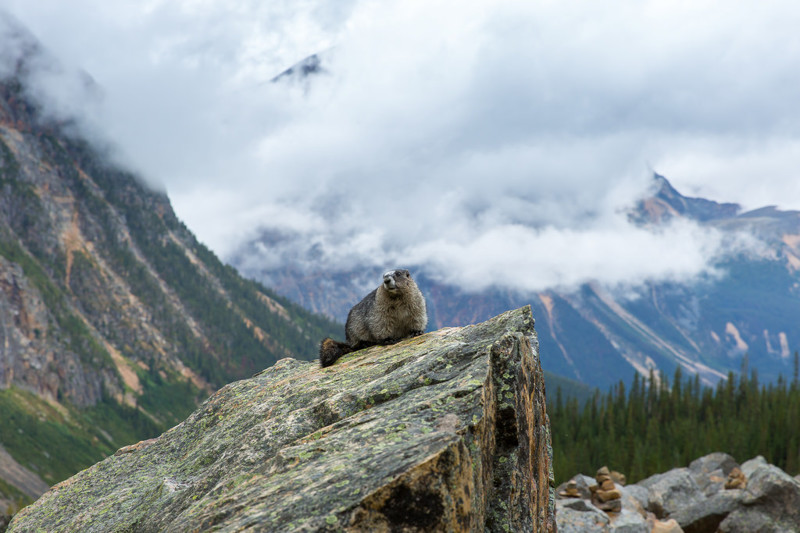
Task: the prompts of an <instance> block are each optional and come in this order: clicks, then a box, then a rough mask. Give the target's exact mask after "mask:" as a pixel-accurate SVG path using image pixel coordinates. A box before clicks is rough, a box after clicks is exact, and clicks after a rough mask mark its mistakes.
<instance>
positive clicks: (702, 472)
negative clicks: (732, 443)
mask: <svg viewBox="0 0 800 533" xmlns="http://www.w3.org/2000/svg"><path fill="white" fill-rule="evenodd" d="M738 466H739V463H737V462H736V460H735V459H734V458H733V457H731V456H730V455H728V454H727V453H722V452H714V453H710V454H708V455H706V456H703V457H700V458H699V459H695V460H694V461H692V462H691V464H689V470H690V471H691V472H692V475H693V476H694V480H695V482H697V485H698V486H699V487H700V490H702V491H703V494H705V495H706V496H711V495H712V494H715V493H716V492H718V491H720V490H722V489H723V487H724V486H725V480H726V479H727V477H728V474H730V473H731V471H732V470H733V469H734V468H736V467H738Z"/></svg>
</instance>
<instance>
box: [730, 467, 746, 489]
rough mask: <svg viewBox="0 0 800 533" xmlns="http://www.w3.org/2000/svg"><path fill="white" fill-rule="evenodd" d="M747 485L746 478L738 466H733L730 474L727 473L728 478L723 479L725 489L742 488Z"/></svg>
mask: <svg viewBox="0 0 800 533" xmlns="http://www.w3.org/2000/svg"><path fill="white" fill-rule="evenodd" d="M746 486H747V478H746V477H745V475H744V472H742V470H741V469H740V468H739V467H738V466H735V467H733V470H731V472H730V474H728V479H727V480H725V488H726V489H743V488H745V487H746Z"/></svg>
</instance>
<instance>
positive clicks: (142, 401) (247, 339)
mask: <svg viewBox="0 0 800 533" xmlns="http://www.w3.org/2000/svg"><path fill="white" fill-rule="evenodd" d="M9 24H12V23H11V22H9V21H6V20H5V19H3V13H2V12H0V42H3V43H4V45H8V46H7V48H6V49H5V53H4V54H3V57H2V58H0V60H2V61H4V62H8V64H5V63H4V64H2V65H0V67H2V68H0V427H2V431H0V450H4V451H3V452H0V461H2V465H4V467H3V468H2V469H0V515H1V514H3V513H4V512H5V511H6V510H7V508H10V507H13V508H17V507H18V506H20V505H23V504H25V503H28V502H30V501H32V500H33V499H35V497H36V496H38V495H40V494H41V493H42V492H43V490H44V489H43V487H44V488H45V489H46V487H48V486H50V485H52V484H54V483H56V482H58V481H61V480H63V479H65V478H66V477H68V476H70V475H72V474H74V473H75V472H77V471H78V470H80V469H82V468H85V467H87V466H89V465H91V464H93V463H94V462H96V461H98V460H100V459H102V458H103V457H105V456H107V455H109V454H111V453H113V451H114V450H115V449H117V448H119V447H120V446H122V445H124V444H128V443H131V442H136V441H137V440H139V439H141V438H144V437H150V436H153V435H157V434H158V433H160V432H162V431H163V430H165V429H166V428H168V427H170V426H172V425H174V424H176V423H178V422H179V421H181V420H183V419H184V418H185V417H186V416H187V415H188V414H189V413H190V412H191V411H192V410H193V409H195V408H196V407H197V405H198V404H199V402H200V401H202V400H203V399H204V398H205V397H207V396H208V394H210V393H211V392H213V391H214V390H217V389H218V388H219V387H221V386H222V385H224V384H225V383H228V382H230V381H232V380H235V379H240V378H243V377H246V376H249V375H252V374H253V373H254V372H256V371H257V370H260V369H262V368H264V367H266V366H268V365H270V364H272V363H274V362H275V361H277V360H278V359H280V358H284V357H287V356H291V357H296V358H313V357H314V353H315V351H316V343H317V342H318V339H319V338H321V337H323V336H325V335H328V334H331V333H333V331H334V329H336V327H335V325H334V324H333V323H332V322H330V321H328V320H326V319H323V318H322V317H319V316H315V315H313V314H311V313H309V312H307V311H305V310H303V309H301V308H300V307H299V306H297V305H295V304H292V303H291V302H289V301H288V300H286V299H283V298H281V297H279V296H277V295H275V294H274V293H272V292H271V291H270V290H268V289H266V288H265V287H263V286H261V285H259V284H257V283H254V282H252V281H250V280H246V279H243V278H242V277H240V276H239V275H238V274H237V273H236V271H235V270H234V269H233V268H231V267H229V266H227V265H224V264H223V263H221V262H220V261H219V259H218V258H217V257H215V256H214V254H213V253H211V251H210V250H208V249H207V248H206V247H205V246H203V245H202V244H201V243H199V242H198V241H197V240H196V239H195V237H194V235H192V233H191V232H190V231H189V230H188V229H187V228H186V227H185V226H184V225H183V224H182V223H181V221H180V220H178V218H177V217H176V216H175V214H174V212H173V210H172V207H171V206H170V203H169V200H168V198H167V196H166V195H165V194H164V193H163V192H159V191H156V190H153V188H151V187H150V186H148V185H147V184H146V183H145V182H144V181H142V180H141V179H140V178H139V177H138V176H136V175H134V174H132V173H131V172H128V171H127V170H125V169H123V168H120V167H119V166H117V165H115V164H113V163H111V162H110V159H109V158H108V154H107V153H105V152H104V151H102V150H100V149H98V148H97V147H96V146H95V145H94V144H90V143H89V142H87V141H85V140H84V139H82V138H81V137H80V136H79V135H78V134H77V130H76V129H75V127H74V124H72V125H71V124H65V123H63V122H56V121H54V119H51V118H49V117H48V116H47V115H46V114H45V113H44V112H43V111H42V106H41V105H40V104H39V103H38V101H37V99H36V97H35V94H34V92H33V91H31V90H29V86H28V81H29V76H30V74H31V72H32V71H33V70H35V69H37V68H43V67H42V65H50V64H51V62H50V61H45V60H42V55H43V54H44V52H43V51H42V50H41V49H40V47H39V46H38V45H37V43H35V42H34V41H32V37H31V36H30V35H28V34H27V33H26V32H24V30H23V29H21V28H17V27H11V26H8V25H9ZM9 27H11V30H9V29H8V28H9ZM9 31H10V32H11V33H10V34H9V33H8V32H9ZM9 35H11V37H13V39H12V41H13V42H11V43H10V44H9V40H8V39H9ZM20 42H22V43H23V44H22V45H19V46H18V48H20V49H21V50H22V52H21V55H20V56H19V57H18V58H16V59H13V58H11V59H9V58H10V56H11V55H12V54H13V49H14V48H15V46H17V45H18V44H19V43H20ZM15 43H16V44H15ZM5 466H8V468H5Z"/></svg>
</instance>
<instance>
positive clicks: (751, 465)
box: [741, 455, 769, 479]
mask: <svg viewBox="0 0 800 533" xmlns="http://www.w3.org/2000/svg"><path fill="white" fill-rule="evenodd" d="M768 464H769V463H767V460H766V459H764V457H763V456H761V455H759V456H757V457H754V458H753V459H750V460H749V461H745V462H744V463H742V466H741V469H742V472H744V475H745V476H747V479H750V476H752V475H753V472H755V471H756V470H757V469H759V468H763V467H765V466H767V465H768Z"/></svg>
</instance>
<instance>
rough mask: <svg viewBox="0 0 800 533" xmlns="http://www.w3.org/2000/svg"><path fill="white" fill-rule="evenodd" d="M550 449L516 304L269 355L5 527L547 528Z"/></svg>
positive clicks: (527, 319) (537, 376) (525, 328)
mask: <svg viewBox="0 0 800 533" xmlns="http://www.w3.org/2000/svg"><path fill="white" fill-rule="evenodd" d="M551 457H552V449H551V448H550V434H549V423H548V419H547V415H546V413H545V396H544V382H543V379H542V371H541V367H540V365H539V360H538V344H537V342H536V336H535V332H534V330H533V318H532V316H531V310H530V308H529V307H526V308H522V309H519V310H516V311H510V312H507V313H505V314H503V315H500V316H498V317H496V318H494V319H492V320H490V321H488V322H484V323H482V324H479V325H476V326H470V327H465V328H449V329H444V330H440V331H438V332H435V333H430V334H427V335H424V336H421V337H417V338H413V339H409V340H406V341H404V342H401V343H399V344H396V345H393V346H389V347H374V348H371V349H368V350H364V351H360V352H356V353H354V354H351V355H349V356H347V357H345V358H343V359H342V360H341V361H340V362H339V363H338V364H336V365H334V366H332V367H329V368H326V369H320V368H319V366H318V365H317V364H315V363H304V362H299V361H296V360H293V359H282V360H280V361H279V362H278V363H277V364H276V365H275V366H273V367H271V368H269V369H267V370H265V371H263V372H262V373H260V374H259V375H257V376H255V377H253V378H251V379H247V380H243V381H239V382H235V383H232V384H230V385H228V386H226V387H224V388H223V389H221V390H220V391H219V392H218V393H216V394H215V395H213V396H212V397H211V398H209V399H208V400H207V401H206V402H205V403H204V404H203V405H202V406H201V408H200V409H198V410H197V411H196V412H194V413H193V414H192V415H191V416H190V417H189V418H188V419H187V420H186V421H184V422H183V423H181V424H180V425H178V426H176V427H174V428H172V429H171V430H169V431H167V432H166V433H164V434H163V435H161V436H160V437H159V438H157V439H153V440H152V441H146V442H141V443H139V444H137V445H134V446H131V447H128V448H123V449H122V450H120V451H119V452H117V454H116V455H115V456H113V457H109V458H108V459H106V460H104V461H103V462H101V463H98V464H96V465H94V466H93V467H91V468H89V469H87V470H84V471H82V472H80V473H78V474H77V475H75V476H74V477H72V478H70V479H69V480H67V481H65V482H63V483H60V484H59V485H57V486H55V487H53V488H52V489H51V490H50V491H49V492H48V493H46V494H45V495H44V496H43V497H42V498H40V499H39V500H38V501H37V502H36V503H34V504H33V505H31V506H29V507H27V508H25V509H23V510H22V511H21V512H20V513H19V514H18V515H17V516H16V517H15V519H14V520H13V521H12V523H11V526H10V531H15V532H22V531H36V530H39V529H42V530H45V531H87V532H91V531H123V530H124V531H142V532H147V531H191V530H202V531H205V530H210V529H214V530H220V531H234V530H239V529H247V528H254V529H258V530H264V531H339V530H345V531H484V530H486V531H507V530H510V531H553V530H554V529H555V509H554V489H553V481H552V480H553V478H552V466H551Z"/></svg>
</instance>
